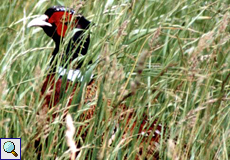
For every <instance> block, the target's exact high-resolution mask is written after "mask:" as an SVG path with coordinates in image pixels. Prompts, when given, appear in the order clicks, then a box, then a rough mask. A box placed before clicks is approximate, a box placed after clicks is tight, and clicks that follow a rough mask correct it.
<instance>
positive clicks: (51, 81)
mask: <svg viewBox="0 0 230 160" xmlns="http://www.w3.org/2000/svg"><path fill="white" fill-rule="evenodd" d="M28 26H29V27H33V26H38V27H41V28H42V29H43V30H44V32H45V33H46V34H47V35H48V36H49V37H51V38H52V39H53V41H54V42H55V49H54V51H53V53H52V59H51V62H50V67H49V69H50V74H49V75H48V76H47V77H46V80H45V82H44V84H43V86H42V89H41V94H42V95H44V97H45V102H44V108H45V107H46V108H48V109H49V108H50V107H52V106H55V105H57V104H58V103H59V101H60V94H61V92H62V90H63V87H62V85H63V76H66V77H67V79H68V81H67V83H66V85H65V87H64V89H65V90H67V89H68V87H69V86H73V85H74V87H73V90H72V94H70V98H69V101H68V104H69V105H70V104H71V101H72V99H73V95H74V92H75V91H76V88H77V87H76V86H77V84H76V83H81V79H82V77H83V75H82V73H81V72H80V70H79V69H80V68H81V66H82V62H79V63H78V65H77V67H76V68H75V70H68V69H67V68H68V64H69V63H71V62H73V61H74V60H75V59H76V58H77V57H78V55H79V54H82V55H85V54H87V50H88V47H89V43H90V35H89V32H87V30H88V29H89V27H90V21H88V20H87V19H86V18H85V17H84V16H81V15H77V14H75V11H74V10H73V9H69V8H65V7H62V6H54V7H51V8H49V9H47V10H46V12H45V14H44V15H42V16H40V17H38V18H35V19H34V20H32V21H31V22H30V23H29V24H28ZM74 28H78V29H80V30H78V31H77V32H76V33H74V35H73V37H72V38H70V40H69V43H68V45H67V48H66V51H65V54H64V55H62V56H59V55H60V54H58V52H59V48H60V45H61V44H62V43H63V40H64V38H65V36H66V34H67V30H73V29H74ZM60 59H61V61H62V63H60V64H62V65H63V66H62V67H59V68H57V66H58V65H57V64H58V60H60ZM56 74H59V78H58V80H56V81H55V75H56ZM91 78H92V77H91ZM76 79H77V80H76ZM51 90H52V91H53V92H54V94H53V95H52V94H50V92H51ZM96 91H97V87H96V85H95V83H94V80H91V81H90V82H89V83H88V84H87V90H86V101H87V100H90V99H93V98H94V97H95V94H96ZM108 105H110V102H108ZM119 107H120V108H121V110H124V109H125V108H127V107H125V106H124V105H120V106H119ZM94 109H95V106H92V107H91V109H90V110H88V111H86V113H83V114H86V115H87V116H83V117H84V119H86V118H89V119H90V118H92V117H93V114H94ZM124 113H126V112H124ZM126 114H127V115H126V116H127V117H128V120H127V121H126V126H123V127H121V128H123V129H129V130H127V131H124V132H123V133H124V136H125V134H127V133H128V132H129V133H132V132H133V131H132V130H133V129H134V128H135V125H136V124H137V122H134V123H130V121H131V120H132V117H133V116H132V115H133V114H134V113H133V112H127V113H126ZM124 116H125V115H122V117H124ZM122 117H121V121H122ZM146 126H148V127H146ZM160 132H161V126H160V125H156V121H154V122H151V123H150V122H149V121H148V119H147V117H145V118H144V120H143V121H142V123H141V125H139V133H138V134H139V135H140V136H143V135H144V136H146V135H148V136H149V135H151V136H152V138H150V139H149V137H148V136H147V138H146V140H145V139H143V140H142V145H144V143H145V142H146V141H148V142H149V140H150V141H151V142H150V143H148V144H150V145H153V146H154V145H155V144H154V143H155V142H158V141H159V137H160ZM153 146H150V148H151V149H149V150H150V151H149V152H150V153H152V152H154V151H153V148H154V147H153Z"/></svg>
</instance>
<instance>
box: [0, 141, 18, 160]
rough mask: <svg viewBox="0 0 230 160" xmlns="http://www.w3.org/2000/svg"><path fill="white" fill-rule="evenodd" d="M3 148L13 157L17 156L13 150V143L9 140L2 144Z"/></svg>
mask: <svg viewBox="0 0 230 160" xmlns="http://www.w3.org/2000/svg"><path fill="white" fill-rule="evenodd" d="M3 149H4V151H5V152H7V153H12V154H13V155H14V156H15V157H17V156H18V154H17V153H16V152H15V151H14V150H15V145H14V143H13V142H11V141H7V142H5V143H4V145H3Z"/></svg>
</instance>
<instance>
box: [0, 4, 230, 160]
mask: <svg viewBox="0 0 230 160" xmlns="http://www.w3.org/2000/svg"><path fill="white" fill-rule="evenodd" d="M53 5H65V6H67V7H73V8H75V9H76V10H78V12H79V13H82V14H83V15H84V16H85V17H87V18H88V19H89V20H91V21H92V22H93V23H94V25H93V26H92V27H91V29H90V31H91V43H90V49H89V51H88V54H87V56H86V57H85V58H86V61H85V66H87V62H89V61H90V60H93V62H94V63H93V65H95V66H96V67H95V68H94V70H93V72H94V73H95V74H96V75H97V76H96V85H97V87H98V91H97V96H96V98H94V99H93V100H92V101H91V102H90V103H87V104H84V103H82V99H83V96H82V94H84V89H85V88H84V86H83V87H82V88H81V89H82V90H81V91H82V92H79V93H76V97H77V98H78V104H81V105H78V106H77V107H74V106H72V109H71V112H70V114H71V115H72V117H73V119H74V126H75V128H76V133H75V139H74V140H75V141H76V144H81V145H80V146H81V148H77V149H78V151H79V154H78V155H77V158H78V159H86V158H88V159H124V157H126V158H127V159H134V158H135V155H136V153H137V152H138V149H139V148H140V147H142V146H141V145H140V143H141V138H137V136H136V133H137V132H138V127H136V128H135V129H134V132H132V133H130V132H129V131H127V132H124V130H123V129H122V127H120V128H119V127H117V126H116V123H117V122H118V121H120V119H119V118H120V115H121V114H122V112H123V111H122V110H120V109H119V108H118V107H117V106H118V105H119V104H125V106H127V107H128V108H127V110H134V113H135V114H134V115H133V117H132V120H133V121H134V120H137V122H141V121H142V115H143V114H147V115H148V119H149V121H154V120H158V121H159V122H160V123H161V124H162V126H163V128H164V129H163V131H162V133H164V134H162V137H161V139H160V142H159V144H158V145H157V147H155V149H154V150H155V152H157V153H158V154H159V157H158V158H159V159H228V158H229V157H230V153H229V152H230V141H229V138H230V132H229V131H230V123H229V122H230V118H229V117H230V109H229V107H230V83H229V81H230V54H229V52H230V48H229V45H230V44H229V39H230V37H229V26H228V24H229V20H230V13H229V2H228V1H224V0H221V1H220V0H218V1H197V0H191V1H180V0H174V1H172V0H161V1H160V0H155V1H150V0H148V1H131V0H120V1H113V0H108V1H94V0H88V1H85V2H78V1H76V2H73V1H71V0H68V1H66V0H65V1H64V0H63V1H62V0H51V1H45V0H40V1H38V2H37V1H26V0H11V1H3V2H2V3H1V5H0V11H1V14H2V15H1V17H0V22H1V23H0V29H1V33H0V37H1V38H0V44H1V48H0V51H1V52H0V53H1V54H0V79H1V81H0V82H1V85H0V97H1V101H0V106H1V108H0V117H1V118H0V137H14V138H17V137H20V138H22V157H23V159H35V158H36V154H35V148H34V141H35V139H36V138H37V137H42V138H41V139H42V140H43V150H42V158H43V159H54V158H57V159H69V158H70V151H69V150H68V145H67V140H66V138H65V131H66V127H65V123H63V121H62V120H61V117H62V116H63V114H64V113H63V110H64V108H65V106H66V103H67V100H66V99H67V96H66V97H65V95H64V97H63V99H62V101H61V102H60V105H59V106H58V107H55V108H54V109H53V110H51V111H49V112H48V113H43V114H42V115H43V116H41V115H40V116H39V117H38V113H39V112H40V111H41V106H42V99H41V95H40V90H41V85H42V82H43V80H44V79H45V76H46V74H47V65H48V63H49V59H50V56H51V53H52V50H53V48H54V44H53V42H52V40H51V39H50V38H49V37H47V36H46V35H45V33H44V32H43V31H42V30H41V29H28V28H27V23H28V21H29V20H31V19H32V18H33V17H34V16H35V15H37V14H43V13H44V11H45V10H46V9H47V8H48V7H50V6H53ZM63 47H64V46H63ZM143 54H147V56H144V58H143ZM140 61H141V62H142V61H143V62H142V63H139V62H140ZM144 61H145V63H144ZM93 65H92V66H93ZM83 67H84V66H83ZM138 71H141V74H140V73H139V72H138ZM79 88H80V86H79ZM129 93H131V94H129ZM127 95H128V96H127ZM105 100H110V105H108V104H107V103H106V102H105ZM92 104H96V106H97V107H96V111H95V113H94V115H93V118H92V119H89V120H88V121H81V120H80V118H79V117H80V115H81V113H82V112H83V111H84V110H85V109H87V108H88V107H89V106H90V105H92ZM53 112H57V113H58V114H59V116H58V117H57V118H56V119H55V120H50V121H49V122H48V121H47V120H46V118H47V117H52V113H53ZM122 123H123V124H122ZM125 123H126V119H124V120H123V122H121V126H122V125H125ZM130 123H133V122H130ZM60 124H62V125H61V126H62V127H60ZM137 126H138V125H137ZM82 127H83V129H82V130H81V131H80V128H82ZM116 127H117V132H116V133H115V135H114V138H112V139H111V137H112V136H113V134H114V133H113V132H114V128H116ZM146 127H148V126H146ZM84 131H87V132H85V133H84ZM83 134H85V135H86V139H84V140H83V139H82V138H81V136H82V135H83ZM124 137H125V139H124ZM45 139H47V142H46V143H45V142H44V141H45ZM111 140H112V141H111ZM148 145H149V144H148V143H146V144H143V147H147V146H148ZM146 152H147V151H144V152H143V156H142V157H141V156H140V157H139V158H140V159H141V158H144V156H146V155H145V154H147V153H146ZM147 158H148V159H152V158H153V154H152V155H147Z"/></svg>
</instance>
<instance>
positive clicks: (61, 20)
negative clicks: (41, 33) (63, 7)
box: [48, 12, 72, 37]
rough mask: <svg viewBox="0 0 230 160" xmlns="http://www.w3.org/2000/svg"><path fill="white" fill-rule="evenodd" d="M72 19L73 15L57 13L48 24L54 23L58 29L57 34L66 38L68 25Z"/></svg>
mask: <svg viewBox="0 0 230 160" xmlns="http://www.w3.org/2000/svg"><path fill="white" fill-rule="evenodd" d="M71 19H72V15H71V14H69V13H68V12H55V13H53V14H52V16H51V17H50V18H49V19H48V22H49V23H51V24H53V23H54V24H55V25H56V27H57V30H56V31H57V34H58V35H59V36H61V37H64V36H65V33H66V31H67V28H68V26H67V23H70V21H71Z"/></svg>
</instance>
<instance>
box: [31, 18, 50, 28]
mask: <svg viewBox="0 0 230 160" xmlns="http://www.w3.org/2000/svg"><path fill="white" fill-rule="evenodd" d="M48 18H49V17H48V16H47V15H41V16H39V17H37V18H35V19H33V20H32V21H30V22H29V24H28V25H27V27H28V28H29V27H44V26H48V27H52V24H50V23H48V22H47V20H48Z"/></svg>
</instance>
